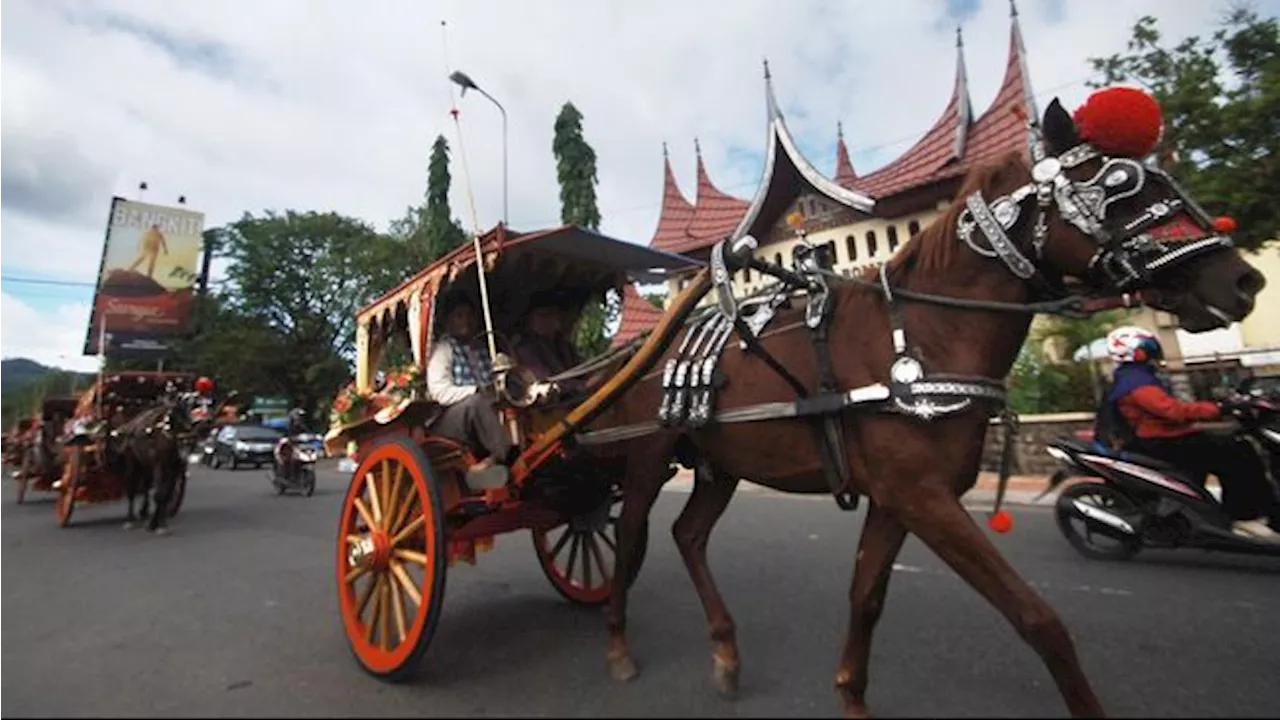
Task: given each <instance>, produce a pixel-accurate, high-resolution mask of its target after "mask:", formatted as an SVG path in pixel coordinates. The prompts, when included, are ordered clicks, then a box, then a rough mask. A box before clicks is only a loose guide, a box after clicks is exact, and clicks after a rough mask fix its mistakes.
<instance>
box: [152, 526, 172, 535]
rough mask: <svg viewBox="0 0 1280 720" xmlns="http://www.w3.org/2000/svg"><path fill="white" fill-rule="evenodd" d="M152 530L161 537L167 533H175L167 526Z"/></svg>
mask: <svg viewBox="0 0 1280 720" xmlns="http://www.w3.org/2000/svg"><path fill="white" fill-rule="evenodd" d="M152 532H154V533H155V534H156V535H157V536H159V537H164V536H165V535H170V534H172V533H173V531H172V530H170V529H169V528H167V527H162V528H156V529H155V530H153V531H152Z"/></svg>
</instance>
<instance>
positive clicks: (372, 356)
mask: <svg viewBox="0 0 1280 720" xmlns="http://www.w3.org/2000/svg"><path fill="white" fill-rule="evenodd" d="M480 244H481V248H482V251H483V254H484V262H485V266H484V267H485V274H486V277H487V280H488V294H489V302H490V307H491V309H492V314H493V323H494V330H495V331H497V332H498V333H500V334H502V335H508V336H509V335H511V334H512V333H513V331H514V330H515V329H516V327H517V326H518V323H519V322H520V319H521V318H522V317H523V316H524V313H525V311H526V310H527V309H528V307H529V303H530V300H531V298H532V297H533V296H534V295H535V294H538V293H542V292H546V291H554V292H557V293H558V294H560V295H561V296H564V297H567V298H570V299H571V304H572V306H573V308H572V311H573V315H574V317H575V319H576V317H577V315H578V314H580V313H581V311H582V309H583V307H585V305H586V304H587V302H588V301H589V300H592V299H597V300H602V299H603V298H604V296H605V293H606V292H607V291H608V290H609V289H616V290H618V291H619V292H621V291H622V289H623V286H624V284H625V283H626V282H662V280H663V278H665V277H666V276H667V275H668V274H670V273H671V272H673V271H680V270H687V269H690V268H694V267H697V266H699V265H701V263H700V262H698V261H696V260H693V259H690V258H687V257H685V256H683V255H676V254H672V253H667V252H661V251H658V250H653V249H651V248H648V247H645V246H643V245H637V244H635V243H630V242H627V241H625V240H618V239H616V238H612V237H609V236H607V235H603V234H601V233H599V232H596V231H594V230H590V229H587V228H582V227H577V226H573V225H566V226H561V227H557V228H552V229H549V230H539V231H536V232H529V233H519V232H516V231H513V230H510V229H508V228H506V227H505V226H503V225H501V224H499V225H498V226H497V227H495V228H494V229H493V230H490V231H489V232H487V233H485V234H484V236H482V237H481V239H480ZM475 259H476V254H475V245H474V243H473V242H467V243H466V244H464V245H461V246H459V247H457V248H455V249H454V250H453V251H452V252H450V253H449V254H447V255H445V256H444V257H442V258H440V259H439V260H437V261H435V262H434V263H432V264H431V265H429V266H427V267H426V268H424V269H423V270H422V271H421V272H419V273H418V274H416V275H414V276H413V277H411V278H409V279H408V280H407V281H405V282H404V283H402V284H401V285H400V286H399V287H397V288H395V289H393V290H392V291H390V292H388V293H387V294H386V295H384V296H382V297H381V298H378V299H377V300H375V301H374V302H372V303H370V304H369V305H367V306H365V307H364V308H362V309H361V310H360V311H359V312H358V313H357V314H356V322H357V328H356V353H357V360H356V388H357V389H358V390H359V391H361V392H365V391H367V390H369V389H370V388H371V387H372V385H373V374H374V370H375V368H376V367H377V364H378V359H379V357H380V356H381V354H382V351H383V349H384V348H385V347H386V344H387V341H388V340H389V339H390V338H391V337H392V336H393V335H394V334H396V333H404V334H405V335H407V337H408V340H409V346H410V350H411V354H412V356H413V362H414V363H415V364H416V365H417V366H418V367H425V366H426V361H427V357H428V356H429V354H430V345H431V337H432V323H433V315H434V312H433V311H434V308H435V304H436V299H437V298H438V297H440V296H441V295H442V294H444V293H446V292H451V291H458V292H462V293H465V294H466V295H468V296H469V297H471V298H472V299H473V300H475V301H476V307H480V303H479V277H478V271H477V268H476V264H475Z"/></svg>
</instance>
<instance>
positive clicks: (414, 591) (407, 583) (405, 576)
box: [391, 560, 422, 607]
mask: <svg viewBox="0 0 1280 720" xmlns="http://www.w3.org/2000/svg"><path fill="white" fill-rule="evenodd" d="M391 574H392V575H393V576H394V577H395V579H396V580H397V581H398V582H399V583H400V587H402V588H404V591H405V593H406V594H407V595H408V596H409V598H410V599H411V600H413V604H414V605H417V606H418V607H422V593H421V592H419V591H418V588H417V587H415V586H414V584H413V578H411V577H409V573H407V572H405V569H404V565H402V564H400V563H399V562H397V561H395V560H392V561H391Z"/></svg>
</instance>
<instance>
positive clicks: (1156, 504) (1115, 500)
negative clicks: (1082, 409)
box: [1041, 392, 1280, 560]
mask: <svg viewBox="0 0 1280 720" xmlns="http://www.w3.org/2000/svg"><path fill="white" fill-rule="evenodd" d="M1223 407H1224V409H1225V410H1226V411H1227V414H1229V415H1230V416H1231V417H1232V418H1233V419H1234V421H1235V422H1234V424H1233V425H1234V427H1233V428H1232V429H1231V430H1229V431H1228V432H1229V434H1230V435H1232V436H1235V437H1239V438H1243V439H1244V440H1246V441H1247V442H1248V443H1249V444H1250V445H1252V446H1254V448H1255V449H1256V450H1257V451H1258V453H1259V455H1260V456H1261V458H1262V461H1263V466H1264V468H1266V469H1267V473H1268V475H1269V479H1270V481H1271V484H1272V488H1273V492H1274V489H1275V486H1276V479H1277V478H1280V397H1274V396H1270V397H1269V396H1268V395H1267V394H1265V393H1263V392H1250V393H1248V394H1240V393H1233V394H1232V395H1231V396H1230V397H1229V398H1228V399H1227V400H1226V402H1224V405H1223ZM1045 450H1046V452H1048V453H1049V455H1051V456H1053V457H1054V458H1055V459H1057V460H1058V461H1059V462H1061V463H1062V464H1063V465H1064V467H1063V468H1062V469H1061V470H1059V471H1058V472H1056V473H1054V475H1053V477H1051V478H1050V480H1049V488H1048V489H1047V490H1045V491H1044V493H1042V494H1041V497H1044V496H1045V495H1047V494H1049V493H1050V492H1051V491H1053V490H1054V489H1055V488H1057V487H1058V486H1060V485H1062V483H1064V482H1065V481H1067V480H1068V479H1071V478H1075V477H1083V478H1089V479H1088V480H1085V481H1082V482H1079V483H1076V484H1073V485H1071V486H1070V487H1067V488H1066V489H1065V490H1063V491H1062V492H1061V493H1060V494H1059V495H1058V499H1057V502H1056V503H1055V508H1054V511H1055V515H1056V519H1057V523H1058V529H1059V530H1060V531H1061V532H1062V534H1063V536H1064V537H1066V539H1067V542H1069V543H1070V544H1071V546H1072V547H1073V548H1075V550H1076V551H1077V552H1079V553H1080V554H1081V555H1084V556H1085V557H1088V558H1092V559H1096V560H1128V559H1130V558H1132V557H1133V556H1134V555H1136V554H1137V553H1138V552H1139V551H1140V550H1142V549H1143V548H1163V549H1170V548H1180V547H1190V548H1198V549H1203V550H1216V551H1221V552H1231V553H1247V554H1257V555H1273V556H1280V543H1275V542H1268V541H1266V540H1261V539H1254V538H1251V537H1246V536H1243V535H1239V534H1237V533H1235V532H1232V529H1231V518H1230V517H1228V516H1227V514H1226V513H1225V512H1224V511H1223V509H1222V504H1221V503H1220V502H1219V500H1218V498H1217V497H1216V496H1215V495H1214V494H1213V493H1211V492H1210V491H1209V490H1208V489H1207V488H1206V487H1205V486H1204V483H1203V478H1200V480H1198V481H1197V480H1196V479H1195V478H1194V477H1193V473H1189V472H1186V471H1183V470H1181V469H1179V468H1176V467H1174V466H1173V465H1170V464H1169V463H1166V462H1163V461H1161V460H1157V459H1155V458H1152V457H1148V456H1144V455H1140V454H1138V453H1134V452H1128V451H1120V450H1115V449H1112V448H1110V447H1108V446H1107V445H1104V444H1103V443H1101V442H1099V441H1097V440H1095V439H1092V438H1091V439H1087V440H1086V439H1082V438H1076V437H1065V436H1064V437H1058V438H1055V439H1054V440H1052V441H1050V442H1049V443H1048V444H1047V446H1046V448H1045ZM1268 521H1269V524H1270V526H1271V527H1272V528H1273V529H1280V501H1277V502H1274V503H1273V505H1272V508H1271V510H1270V512H1269V514H1268ZM1100 541H1101V542H1100Z"/></svg>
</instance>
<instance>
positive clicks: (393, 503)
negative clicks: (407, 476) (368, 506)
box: [382, 465, 404, 532]
mask: <svg viewBox="0 0 1280 720" xmlns="http://www.w3.org/2000/svg"><path fill="white" fill-rule="evenodd" d="M403 480H404V466H403V465H396V477H395V480H393V481H391V486H390V488H389V490H388V492H387V502H386V503H384V507H383V512H384V513H386V514H385V516H384V517H383V518H382V519H383V521H384V522H385V523H386V525H385V526H384V527H383V528H382V529H383V530H384V531H385V532H390V531H391V523H392V521H394V520H395V519H396V517H397V511H399V509H400V505H401V502H400V483H401V482H402V481H403Z"/></svg>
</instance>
